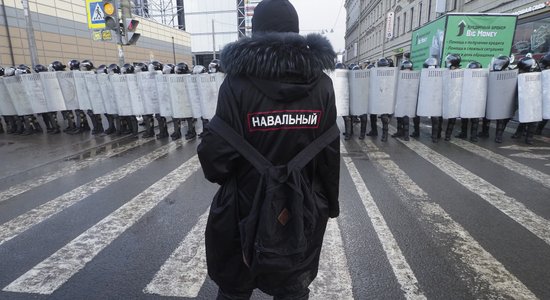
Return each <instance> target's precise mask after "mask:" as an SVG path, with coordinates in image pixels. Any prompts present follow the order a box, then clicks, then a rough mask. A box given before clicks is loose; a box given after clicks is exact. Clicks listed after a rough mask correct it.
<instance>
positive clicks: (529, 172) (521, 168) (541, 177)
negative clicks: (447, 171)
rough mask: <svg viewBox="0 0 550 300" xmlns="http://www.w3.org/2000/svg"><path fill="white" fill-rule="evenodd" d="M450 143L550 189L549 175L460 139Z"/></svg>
mask: <svg viewBox="0 0 550 300" xmlns="http://www.w3.org/2000/svg"><path fill="white" fill-rule="evenodd" d="M451 143H453V144H455V145H457V146H459V147H461V148H462V149H465V150H468V151H470V152H472V153H474V154H477V155H479V156H481V157H483V158H486V159H488V160H490V161H492V162H494V163H496V164H499V165H501V166H503V167H505V168H506V169H508V170H510V171H513V172H516V173H517V174H519V175H521V176H524V177H527V178H529V179H531V180H533V181H535V182H538V183H540V184H542V185H543V186H545V187H547V188H550V175H548V174H545V173H543V172H541V171H538V170H535V169H533V168H530V167H528V166H526V165H524V164H520V163H518V162H516V161H514V160H512V159H509V158H507V157H505V156H503V155H500V154H497V153H494V152H492V151H490V150H487V149H485V148H483V147H480V146H478V145H476V144H473V143H469V142H466V141H464V140H461V139H454V140H451Z"/></svg>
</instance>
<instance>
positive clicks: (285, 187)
mask: <svg viewBox="0 0 550 300" xmlns="http://www.w3.org/2000/svg"><path fill="white" fill-rule="evenodd" d="M208 128H209V130H211V131H213V132H215V133H217V134H218V135H219V136H220V137H222V138H223V139H225V140H226V141H227V142H228V143H229V144H230V145H231V146H232V147H234V148H235V149H236V150H237V151H238V152H239V153H240V154H241V155H242V156H243V157H244V158H245V159H246V160H248V161H249V162H250V163H251V164H252V166H253V167H254V168H255V169H256V170H257V171H258V173H259V174H260V181H259V184H258V188H257V190H256V193H255V196H254V199H253V201H252V208H251V210H250V214H249V215H248V216H246V217H245V218H243V219H241V220H239V233H240V242H241V248H242V251H243V260H244V263H245V264H246V265H247V266H248V267H249V269H250V271H251V272H252V274H254V275H258V274H261V273H264V272H285V271H289V270H293V269H296V268H299V267H300V266H303V265H304V264H307V263H309V262H311V261H312V259H314V257H313V256H315V255H316V254H315V252H312V251H309V249H308V247H309V248H311V246H312V242H315V241H314V240H313V238H314V237H315V236H316V233H318V232H319V228H318V219H319V213H318V210H317V202H316V201H317V200H316V199H317V196H316V195H315V194H314V193H313V191H312V190H311V186H310V185H311V184H310V183H309V181H308V180H306V179H305V178H304V177H303V175H302V172H301V170H302V168H304V167H305V166H306V165H307V164H308V163H309V162H310V161H311V160H312V159H313V158H314V157H315V156H316V155H317V154H318V153H319V152H321V151H322V150H323V149H324V148H325V147H327V146H328V145H329V144H330V143H331V142H333V141H334V140H335V139H337V138H338V137H339V135H340V131H339V129H338V127H337V125H336V124H334V125H333V126H332V127H331V128H330V129H329V130H327V131H326V132H324V133H323V134H322V135H321V136H319V137H318V138H316V139H315V140H314V141H313V142H312V143H311V144H309V145H308V146H307V147H306V148H304V149H303V150H302V151H301V152H300V153H298V154H297V155H296V156H295V157H294V158H293V159H291V160H290V161H289V162H288V164H286V165H281V166H274V165H273V164H272V163H271V162H270V161H269V160H267V159H266V158H265V157H264V156H263V155H262V154H260V153H259V152H258V151H257V150H256V149H255V148H254V147H253V146H252V145H250V144H249V143H248V142H247V141H246V140H245V139H244V138H243V137H242V136H240V135H239V134H237V133H236V132H235V131H234V130H233V129H232V128H231V127H230V126H229V125H227V123H225V122H224V121H223V120H222V119H220V118H218V117H214V118H213V119H212V120H211V121H210V122H209V124H208ZM323 231H324V228H323V229H322V231H321V232H323Z"/></svg>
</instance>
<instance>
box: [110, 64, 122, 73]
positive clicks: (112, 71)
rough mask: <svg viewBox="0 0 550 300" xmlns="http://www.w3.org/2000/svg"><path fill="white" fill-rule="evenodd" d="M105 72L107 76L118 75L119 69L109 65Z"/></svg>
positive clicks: (116, 66) (115, 65) (114, 65)
mask: <svg viewBox="0 0 550 300" xmlns="http://www.w3.org/2000/svg"><path fill="white" fill-rule="evenodd" d="M107 71H108V72H109V74H120V73H121V72H120V67H119V66H118V65H117V64H110V65H109V66H108V67H107Z"/></svg>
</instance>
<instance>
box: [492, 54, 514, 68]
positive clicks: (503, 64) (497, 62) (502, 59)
mask: <svg viewBox="0 0 550 300" xmlns="http://www.w3.org/2000/svg"><path fill="white" fill-rule="evenodd" d="M509 65H510V58H509V57H508V56H506V55H500V56H499V57H497V58H495V59H494V60H493V64H492V67H491V70H493V71H504V70H506V68H508V66H509Z"/></svg>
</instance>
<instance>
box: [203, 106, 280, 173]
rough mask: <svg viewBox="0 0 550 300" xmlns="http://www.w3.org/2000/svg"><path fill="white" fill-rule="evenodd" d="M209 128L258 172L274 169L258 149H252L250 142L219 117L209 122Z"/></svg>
mask: <svg viewBox="0 0 550 300" xmlns="http://www.w3.org/2000/svg"><path fill="white" fill-rule="evenodd" d="M208 128H209V129H210V130H212V131H214V132H216V133H217V134H218V135H219V136H220V137H222V138H223V139H225V140H226V141H227V142H228V143H229V144H230V145H231V146H233V148H235V150H237V151H238V152H239V153H240V154H241V155H242V156H244V158H245V159H246V160H248V161H249V162H250V163H251V164H252V166H254V168H256V170H258V171H259V172H260V173H263V172H264V170H266V169H268V168H269V167H272V166H273V164H272V163H271V162H270V161H269V160H267V158H265V157H264V156H263V155H262V154H261V153H260V152H258V150H256V148H254V147H252V145H250V143H248V141H246V140H245V139H244V138H243V137H242V136H240V135H239V134H237V132H235V130H233V128H231V126H229V125H228V124H227V123H226V122H225V121H224V120H222V119H221V118H219V117H218V116H214V117H213V118H212V120H210V122H208Z"/></svg>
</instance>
